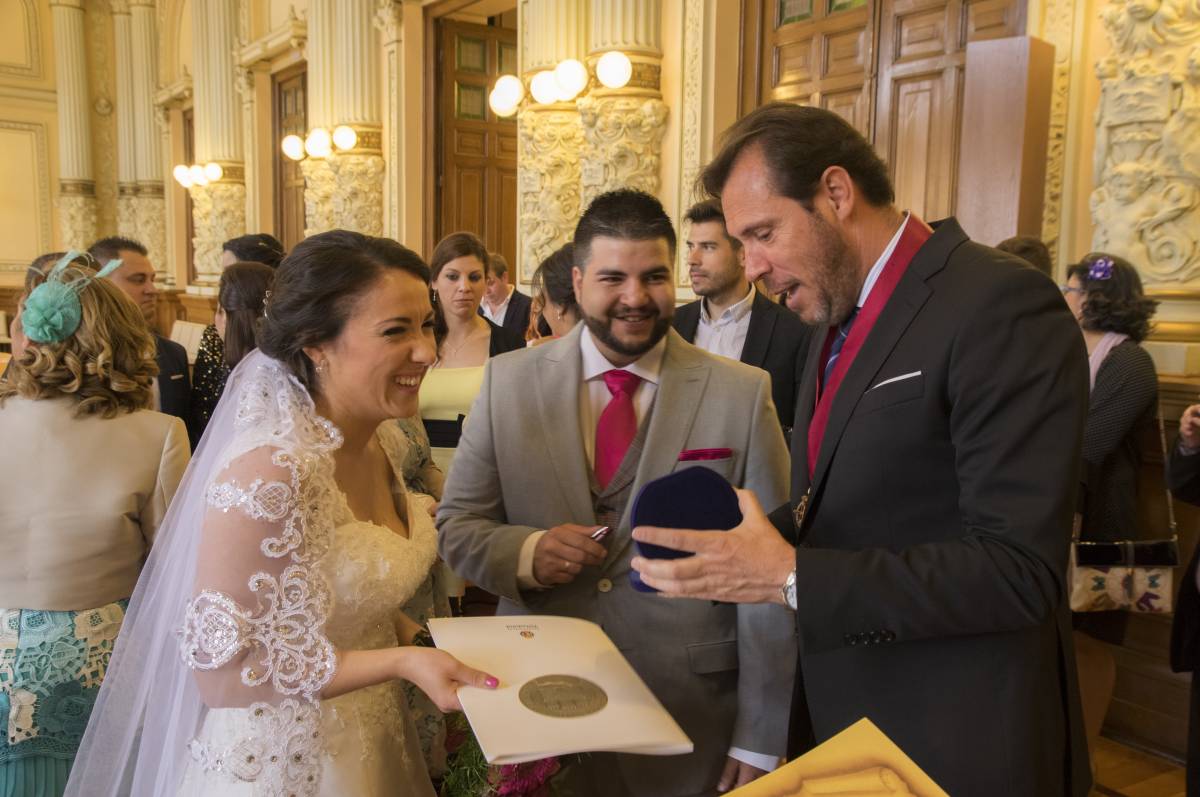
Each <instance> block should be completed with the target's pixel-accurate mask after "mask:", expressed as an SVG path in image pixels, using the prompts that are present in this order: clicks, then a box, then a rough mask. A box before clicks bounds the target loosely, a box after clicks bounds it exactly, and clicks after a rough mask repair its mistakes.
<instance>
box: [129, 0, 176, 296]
mask: <svg viewBox="0 0 1200 797" xmlns="http://www.w3.org/2000/svg"><path fill="white" fill-rule="evenodd" d="M129 5H130V14H131V22H132V25H131V45H132V50H133V53H132V55H133V75H132V82H133V103H134V133H135V135H134V140H135V141H136V142H137V147H136V151H135V153H134V157H135V172H136V177H137V191H136V196H135V199H134V208H135V215H136V217H137V238H138V240H140V241H141V242H142V244H143V245H144V246H145V247H146V249H147V250H149V252H150V262H151V263H153V264H154V267H155V270H156V271H157V278H158V280H159V281H160V282H163V283H164V284H170V283H173V282H174V280H173V279H172V278H171V275H170V273H169V271H168V269H167V235H166V200H165V198H164V193H163V191H164V186H163V157H162V132H161V130H160V129H159V121H158V110H157V109H156V108H155V107H154V95H155V94H156V93H157V91H158V26H157V20H156V19H155V16H156V13H155V9H154V0H130V3H129Z"/></svg>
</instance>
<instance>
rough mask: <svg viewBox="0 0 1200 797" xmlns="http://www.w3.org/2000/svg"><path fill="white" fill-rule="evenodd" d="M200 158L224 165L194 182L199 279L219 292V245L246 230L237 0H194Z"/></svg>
mask: <svg viewBox="0 0 1200 797" xmlns="http://www.w3.org/2000/svg"><path fill="white" fill-rule="evenodd" d="M192 10H193V15H192V35H193V41H194V42H195V45H194V47H193V52H194V54H195V69H196V75H195V140H196V162H197V163H200V164H205V163H208V162H216V163H218V164H220V166H221V168H222V170H223V172H224V174H223V176H222V177H221V179H220V180H217V181H216V182H212V183H209V184H208V185H203V186H195V185H194V186H192V188H191V189H190V191H191V194H192V208H193V212H192V219H193V227H194V228H195V231H196V237H195V240H194V247H195V252H196V262H195V265H196V280H197V283H198V285H196V286H194V287H191V286H190V287H189V289H190V290H193V291H194V292H198V293H209V294H211V293H215V292H216V285H217V281H218V280H219V279H220V271H221V268H220V260H221V244H222V243H224V242H225V241H226V240H228V239H230V238H233V237H235V236H238V235H243V234H244V233H245V232H246V185H245V164H244V162H243V149H242V115H241V106H240V99H239V96H238V93H237V88H236V72H235V68H236V65H235V60H234V51H235V49H236V47H237V21H238V20H237V0H193V4H192Z"/></svg>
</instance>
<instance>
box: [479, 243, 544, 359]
mask: <svg viewBox="0 0 1200 797" xmlns="http://www.w3.org/2000/svg"><path fill="white" fill-rule="evenodd" d="M488 261H489V263H488V275H487V284H486V287H485V288H484V293H483V301H482V302H480V303H479V314H480V315H481V316H483V317H484V318H486V319H487V320H488V321H491V322H492V323H493V324H495V325H496V326H498V327H504V328H505V329H507V330H509V331H510V332H516V333H517V334H518V335H520V336H521V340H524V339H525V331H526V330H527V329H529V310H530V307H532V305H533V300H532V299H530V298H529V297H528V296H526V295H525V294H523V293H521V292H520V291H519V290H517V289H516V286H513V285H509V284H508V261H507V260H505V259H504V255H501V254H498V253H496V252H489V253H488Z"/></svg>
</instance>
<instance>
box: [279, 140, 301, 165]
mask: <svg viewBox="0 0 1200 797" xmlns="http://www.w3.org/2000/svg"><path fill="white" fill-rule="evenodd" d="M279 148H280V149H281V150H283V154H284V156H286V157H288V158H290V159H291V160H294V161H300V160H304V139H302V138H300V136H298V135H296V134H295V133H292V134H291V135H287V136H284V137H283V141H281V142H279Z"/></svg>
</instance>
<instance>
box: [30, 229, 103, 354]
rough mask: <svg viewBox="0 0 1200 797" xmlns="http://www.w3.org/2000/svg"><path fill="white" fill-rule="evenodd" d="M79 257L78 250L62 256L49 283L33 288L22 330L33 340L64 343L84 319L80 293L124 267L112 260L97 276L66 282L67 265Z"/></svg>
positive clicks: (49, 276) (52, 270) (49, 278)
mask: <svg viewBox="0 0 1200 797" xmlns="http://www.w3.org/2000/svg"><path fill="white" fill-rule="evenodd" d="M80 256H81V255H80V253H79V252H76V251H75V250H71V251H70V252H67V253H66V254H65V255H63V256H62V257H61V258H60V259H59V261H58V262H57V263H55V264H54V267H53V268H51V269H50V272H49V273H48V274H47V275H46V281H45V282H43V283H42V284H41V285H39V286H37V287H36V288H34V289H33V291H31V292H30V294H29V296H28V298H26V299H25V307H24V309H23V310H21V329H22V330H23V331H24V332H25V337H27V338H29V339H30V340H31V341H33V342H35V343H61V342H62V341H64V340H66V339H67V338H69V337H71V335H73V334H75V330H77V329H79V323H80V321H81V320H82V318H83V308H82V307H81V306H80V304H79V292H80V291H82V290H83V289H84V288H85V287H87V284H88V283H89V282H91V281H92V280H93V279H102V278H104V277H107V276H108V275H109V274H111V273H113V272H114V271H116V270H117V269H118V268H119V267H120V266H121V261H120V260H110V261H108V263H107V264H105V266H104V268H102V269H100V271H99V272H97V273H96V274H95V275H88V276H84V277H80V278H79V279H74V280H71V281H70V282H67V281H64V280H63V276H64V271H65V270H66V268H67V266H69V265H70V264H71V263H72V262H73V261H75V260H76V259H78V258H79V257H80ZM84 257H90V255H84Z"/></svg>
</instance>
